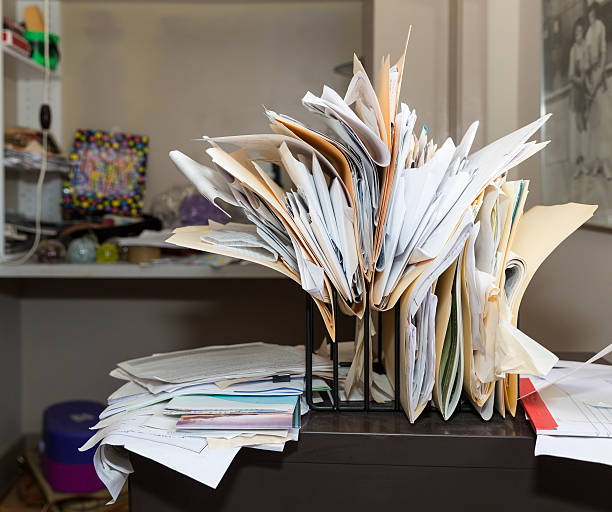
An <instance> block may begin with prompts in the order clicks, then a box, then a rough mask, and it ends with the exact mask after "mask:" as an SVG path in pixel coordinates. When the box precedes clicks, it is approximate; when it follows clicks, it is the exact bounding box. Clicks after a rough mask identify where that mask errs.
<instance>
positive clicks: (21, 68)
mask: <svg viewBox="0 0 612 512" xmlns="http://www.w3.org/2000/svg"><path fill="white" fill-rule="evenodd" d="M2 53H4V55H5V57H7V59H6V60H7V64H8V67H9V68H11V66H15V70H16V71H15V72H16V74H17V76H18V77H21V78H26V79H28V78H39V79H42V78H43V76H44V74H45V68H44V66H41V65H40V64H38V62H35V61H33V60H32V59H30V58H29V57H25V56H24V55H22V54H21V53H19V52H17V51H15V50H14V49H13V48H11V47H10V46H7V45H6V44H4V43H2ZM49 76H50V77H51V78H59V73H58V72H57V71H51V72H50V75H49Z"/></svg>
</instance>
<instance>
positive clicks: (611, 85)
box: [542, 0, 612, 229]
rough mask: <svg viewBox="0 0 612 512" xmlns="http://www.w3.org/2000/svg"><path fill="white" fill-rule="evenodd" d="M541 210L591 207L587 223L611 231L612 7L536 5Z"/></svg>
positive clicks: (593, 2)
mask: <svg viewBox="0 0 612 512" xmlns="http://www.w3.org/2000/svg"><path fill="white" fill-rule="evenodd" d="M542 24H543V26H542V43H543V72H542V109H543V111H544V112H547V113H549V112H550V113H552V114H553V117H552V118H551V120H550V121H549V122H548V123H547V125H546V133H545V138H546V139H551V140H552V142H551V144H550V146H549V147H548V148H547V150H546V151H544V157H543V169H542V194H543V201H544V203H545V204H555V203H561V202H570V201H574V202H580V203H590V204H598V205H599V208H598V209H597V211H596V213H595V215H594V217H593V218H592V219H591V221H590V222H589V224H590V225H591V226H596V227H604V228H610V229H612V78H610V77H609V74H610V70H611V69H612V43H611V39H610V37H611V35H612V2H611V1H610V0H543V17H542Z"/></svg>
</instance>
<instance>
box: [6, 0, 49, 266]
mask: <svg viewBox="0 0 612 512" xmlns="http://www.w3.org/2000/svg"><path fill="white" fill-rule="evenodd" d="M43 9H44V20H45V24H44V53H45V74H44V80H43V102H42V105H41V106H40V127H41V130H42V155H41V157H42V159H41V164H40V172H39V174H38V182H37V183H36V219H35V234H34V243H33V244H32V247H30V249H29V250H28V252H27V253H26V254H24V255H23V256H21V257H19V258H17V259H16V260H13V261H12V262H11V263H16V264H23V263H26V262H27V261H28V260H29V259H30V258H31V257H32V256H33V255H34V253H36V250H37V249H38V245H39V244H40V236H41V226H40V223H41V214H42V194H43V186H44V183H45V175H46V174H47V151H48V138H49V128H50V126H51V108H50V107H49V81H50V77H51V76H50V73H51V70H50V68H49V19H50V8H49V0H44V7H43Z"/></svg>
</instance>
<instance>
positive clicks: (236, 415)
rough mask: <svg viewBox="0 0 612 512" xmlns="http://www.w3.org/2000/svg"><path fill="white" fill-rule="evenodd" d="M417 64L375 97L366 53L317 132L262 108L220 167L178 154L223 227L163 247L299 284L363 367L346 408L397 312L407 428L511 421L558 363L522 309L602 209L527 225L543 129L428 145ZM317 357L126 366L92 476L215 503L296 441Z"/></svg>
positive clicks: (230, 143)
mask: <svg viewBox="0 0 612 512" xmlns="http://www.w3.org/2000/svg"><path fill="white" fill-rule="evenodd" d="M405 55H406V50H404V54H403V55H402V57H401V58H400V59H399V60H398V61H397V63H396V64H394V65H391V63H390V58H389V56H387V57H385V58H384V59H382V62H381V64H380V69H379V73H378V82H377V85H376V88H374V86H373V85H372V82H371V81H370V79H369V77H368V75H367V74H366V72H365V70H364V68H363V66H362V64H361V62H360V61H359V59H358V58H357V57H355V58H354V62H353V76H352V79H351V81H350V84H349V86H348V89H347V91H346V93H345V95H344V97H342V96H341V95H340V94H338V93H337V92H336V91H334V90H333V89H331V88H329V87H327V86H324V87H323V92H322V94H321V95H320V96H317V95H315V94H313V93H311V92H307V93H306V94H305V96H304V97H303V98H302V104H303V105H304V107H305V108H306V110H308V111H309V112H310V113H311V114H315V115H311V116H310V117H311V123H309V124H308V125H307V124H304V123H302V122H301V121H298V120H296V119H293V118H290V117H288V116H286V115H283V114H277V113H276V112H273V111H272V110H265V115H266V116H267V117H268V119H269V121H270V127H271V129H272V133H267V134H257V135H238V136H225V137H204V141H205V142H207V143H208V144H210V146H211V147H210V148H208V149H207V150H206V152H207V153H208V155H209V157H210V158H211V159H212V167H209V166H206V165H203V164H200V163H198V162H196V161H194V160H192V159H191V158H189V157H187V156H186V155H184V154H182V153H181V152H179V151H172V152H171V153H170V158H171V159H172V161H173V162H174V163H175V164H176V166H177V167H178V168H179V169H180V170H181V171H182V172H183V173H184V174H185V175H186V176H187V177H188V178H189V179H190V180H191V181H192V182H193V184H194V185H195V186H196V187H197V189H198V190H199V191H200V192H201V193H202V195H204V196H205V197H206V198H207V199H209V200H210V201H211V202H213V203H214V204H215V205H216V206H217V207H218V208H219V210H220V211H221V212H222V214H223V215H224V216H225V217H227V218H228V219H229V222H227V223H225V224H221V223H218V222H214V221H211V222H210V223H209V225H208V226H204V227H199V226H189V227H183V228H178V229H176V230H175V231H174V233H173V234H172V236H171V237H170V238H169V239H168V242H169V243H171V244H174V245H176V246H181V247H186V248H191V249H196V250H200V251H205V252H210V253H215V254H217V255H221V256H224V257H231V258H237V259H242V260H247V261H251V262H255V263H258V264H260V265H264V266H266V267H269V268H272V269H274V270H277V271H278V272H280V273H282V274H284V275H285V276H288V277H290V278H291V279H293V280H294V281H296V282H297V283H299V284H300V285H301V286H302V288H303V289H304V290H305V291H306V292H307V293H308V294H310V296H311V297H312V299H313V300H314V302H315V303H316V305H317V307H318V309H319V311H320V313H321V315H322V318H323V321H324V323H325V326H326V328H327V332H328V335H329V338H330V340H331V342H332V343H339V344H340V345H342V347H341V351H342V352H343V353H344V354H345V355H346V354H348V356H349V360H351V359H352V362H351V365H350V368H348V371H344V372H343V373H342V375H341V376H340V385H341V395H342V398H343V399H345V400H348V401H350V400H360V399H361V400H363V390H364V388H365V387H366V386H364V359H365V360H367V358H365V357H364V344H365V343H364V336H366V335H367V336H371V335H372V334H373V330H374V326H373V325H364V323H365V321H364V318H368V319H371V318H372V317H373V315H371V314H367V315H365V314H364V313H365V311H366V309H368V311H370V312H372V311H380V312H383V314H384V312H387V311H389V312H392V310H393V309H394V308H395V306H396V305H399V306H400V307H399V312H400V318H399V320H400V323H399V325H400V328H399V332H400V350H399V355H400V365H399V367H400V379H399V385H400V389H399V395H400V400H401V405H402V407H403V409H404V411H405V413H406V415H407V417H408V419H409V420H410V421H411V422H415V421H418V417H419V415H420V414H421V413H422V412H423V410H424V409H425V407H426V405H427V404H429V403H430V402H431V401H432V400H433V402H434V404H435V408H436V409H437V410H438V412H439V414H441V415H442V417H443V418H444V420H449V419H450V421H451V422H452V418H451V416H452V414H453V412H454V411H455V409H456V408H457V406H458V404H459V402H460V398H461V396H465V397H466V399H467V400H468V401H469V402H471V404H472V406H473V407H474V408H475V409H476V411H477V412H478V413H479V414H480V415H481V416H482V418H483V419H485V420H489V419H490V418H491V417H492V415H493V413H494V409H497V411H499V413H500V414H501V415H502V416H504V417H505V416H506V415H510V416H514V415H515V414H516V411H517V403H518V400H519V396H518V395H519V389H518V388H519V383H518V375H519V374H525V375H533V376H544V375H546V374H547V373H548V372H549V371H550V370H551V368H552V367H553V365H554V364H555V363H556V362H557V360H558V359H557V357H556V356H555V355H554V354H552V353H551V352H549V351H548V350H547V349H545V348H544V347H542V346H541V345H539V344H538V343H537V342H536V341H534V340H532V339H531V338H530V337H529V336H527V335H526V334H524V333H523V332H521V331H520V330H519V329H518V328H517V316H518V311H519V307H520V304H521V299H522V297H523V294H524V293H525V289H526V287H527V285H528V284H529V282H530V281H531V279H532V277H533V275H534V273H535V272H536V270H537V269H538V267H539V266H540V264H541V263H542V262H543V261H544V259H545V258H546V257H547V256H548V255H549V254H550V253H551V252H552V251H553V250H554V248H555V247H557V246H558V245H559V244H560V243H561V242H562V241H563V240H564V239H565V238H566V237H567V236H569V235H570V234H571V233H572V232H573V231H575V230H576V229H577V228H578V227H579V226H580V225H582V224H583V223H584V222H585V221H587V220H588V219H589V218H590V217H591V216H592V215H593V212H594V211H595V209H596V206H591V205H582V204H574V203H570V204H564V205H556V206H537V207H534V208H532V209H531V210H529V211H527V212H523V210H524V206H525V200H526V197H527V193H528V188H529V182H528V181H526V180H521V179H517V180H508V171H510V170H511V169H513V168H514V167H516V166H517V165H518V164H520V163H521V162H523V161H524V160H525V159H527V158H529V157H530V156H532V155H534V154H536V153H537V152H539V151H540V150H542V149H543V148H544V147H545V146H546V142H535V141H532V140H529V139H530V138H531V137H532V136H534V134H535V133H536V132H537V131H538V130H539V129H540V127H541V126H542V125H543V124H544V123H545V122H546V120H547V118H548V116H544V117H542V118H540V119H538V120H536V121H534V122H532V123H531V124H529V125H527V126H525V127H523V128H521V129H519V130H517V131H515V132H513V133H511V134H509V135H507V136H505V137H502V138H501V139H499V140H497V141H495V142H493V143H491V144H489V145H487V146H486V147H484V148H482V149H480V150H478V151H475V152H471V153H470V150H471V147H472V143H473V141H474V137H475V135H476V131H477V129H478V122H474V123H473V124H471V125H470V126H469V127H468V129H467V130H466V132H465V134H464V135H463V137H462V139H461V141H459V143H458V144H457V145H456V144H455V142H454V141H453V140H452V139H450V138H448V139H446V140H445V141H443V142H441V143H440V144H438V143H436V142H434V139H433V137H432V136H431V133H432V130H430V129H428V127H427V126H425V125H424V126H423V127H422V128H420V129H419V127H418V126H417V115H416V112H415V110H411V109H410V107H409V106H408V105H406V104H404V103H400V99H399V98H400V87H401V84H402V81H403V80H408V79H413V78H412V76H411V69H410V67H409V66H405ZM414 79H418V77H416V78H414ZM317 122H318V123H319V126H322V127H321V128H314V127H311V126H315V124H316V123H317ZM272 165H274V169H275V170H276V176H274V178H273V177H271V174H270V173H269V172H268V171H269V170H270V169H268V167H271V166H272ZM333 300H337V304H332V301H333ZM298 307H299V306H298ZM335 311H341V312H342V313H344V314H348V315H353V316H354V317H355V319H356V322H357V326H356V329H355V332H356V336H355V338H356V339H355V340H354V341H351V342H350V343H348V345H347V343H345V342H343V343H340V340H338V339H337V337H336V333H335V328H334V326H335V318H334V315H335V313H334V312H335ZM368 323H369V322H368ZM369 346H370V347H371V346H372V345H371V344H369ZM323 348H325V345H323ZM382 351H383V353H382V362H383V366H385V369H386V371H387V372H391V373H390V374H389V375H388V376H387V375H385V374H384V373H382V374H381V373H376V372H370V373H369V374H370V378H371V380H372V382H371V383H370V382H369V385H368V386H367V388H369V390H370V392H371V395H372V399H373V400H374V401H379V402H384V401H388V400H389V399H390V397H391V396H392V395H393V394H394V393H395V392H397V391H398V390H394V389H393V382H394V378H393V374H392V372H393V367H394V364H393V363H389V361H390V360H392V358H393V357H394V353H393V352H394V350H393V348H391V349H390V350H389V349H388V348H387V344H385V343H382ZM387 352H389V353H387ZM313 357H314V359H313V374H314V375H315V376H316V379H314V382H313V389H315V390H316V391H317V393H318V394H319V397H320V398H319V399H320V400H324V399H325V396H326V394H329V390H330V387H329V386H328V381H326V380H325V379H326V378H327V379H329V377H330V374H331V371H332V364H331V362H330V360H329V357H328V356H327V355H326V354H315V355H314V356H313ZM304 360H305V357H304V349H303V348H302V347H280V346H275V345H268V344H264V343H260V344H245V345H239V346H231V347H208V348H204V349H196V350H191V351H183V352H176V353H170V354H158V355H154V356H150V357H145V358H141V359H136V360H132V361H125V362H123V363H120V364H119V365H118V367H117V368H116V369H115V370H113V372H112V373H111V375H113V376H114V377H116V378H119V379H122V380H124V381H126V382H125V384H124V385H123V386H122V387H121V388H120V389H119V390H118V391H117V392H116V393H114V394H113V395H111V396H110V397H109V401H108V403H109V405H108V407H107V409H105V411H104V412H103V413H102V415H101V419H100V422H99V423H98V424H97V425H96V426H95V427H94V428H95V429H97V432H96V434H95V435H94V437H93V438H92V439H91V440H90V441H89V442H88V443H87V444H86V445H85V446H83V449H92V450H93V447H94V446H95V445H96V443H97V442H100V444H99V445H98V447H97V449H96V454H95V457H94V463H95V466H96V470H97V473H98V475H99V477H100V478H101V480H102V481H103V482H104V483H105V484H106V486H107V487H108V488H109V490H110V491H111V494H112V495H113V496H114V497H116V496H118V494H119V492H120V490H121V487H122V486H123V484H124V482H125V479H126V477H127V475H128V474H129V473H130V472H131V471H132V468H131V466H130V463H129V460H128V458H127V456H126V454H125V451H124V448H126V449H127V450H128V451H132V452H135V453H139V454H141V455H143V456H145V457H148V458H151V459H154V460H156V461H157V462H159V463H161V464H164V465H166V466H168V467H170V468H173V469H175V470H176V471H179V472H181V473H183V474H186V475H188V476H190V477H192V478H194V479H195V480H198V481H200V482H202V483H205V484H206V485H209V486H211V487H216V485H217V484H218V483H219V481H220V479H221V477H222V476H223V474H224V472H225V471H226V469H227V467H228V466H229V464H230V463H231V461H232V459H233V457H234V456H235V455H236V453H237V451H238V450H239V449H240V447H254V448H259V449H268V450H276V451H282V449H283V446H284V444H285V443H286V442H287V441H290V440H297V436H298V433H299V428H300V424H301V423H300V416H301V414H303V413H305V412H306V410H307V407H306V406H305V404H304V403H303V400H300V396H301V395H302V393H303V391H304V387H305V383H304ZM369 360H370V361H371V360H372V358H371V357H370V358H369ZM387 363H389V364H387Z"/></svg>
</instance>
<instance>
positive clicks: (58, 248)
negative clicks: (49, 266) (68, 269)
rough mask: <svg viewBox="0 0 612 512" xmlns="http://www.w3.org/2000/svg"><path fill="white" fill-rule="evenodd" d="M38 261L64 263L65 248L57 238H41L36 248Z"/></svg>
mask: <svg viewBox="0 0 612 512" xmlns="http://www.w3.org/2000/svg"><path fill="white" fill-rule="evenodd" d="M36 261H38V263H64V261H66V248H65V247H64V244H63V243H62V242H60V241H59V240H43V241H42V242H40V244H39V245H38V249H36Z"/></svg>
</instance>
